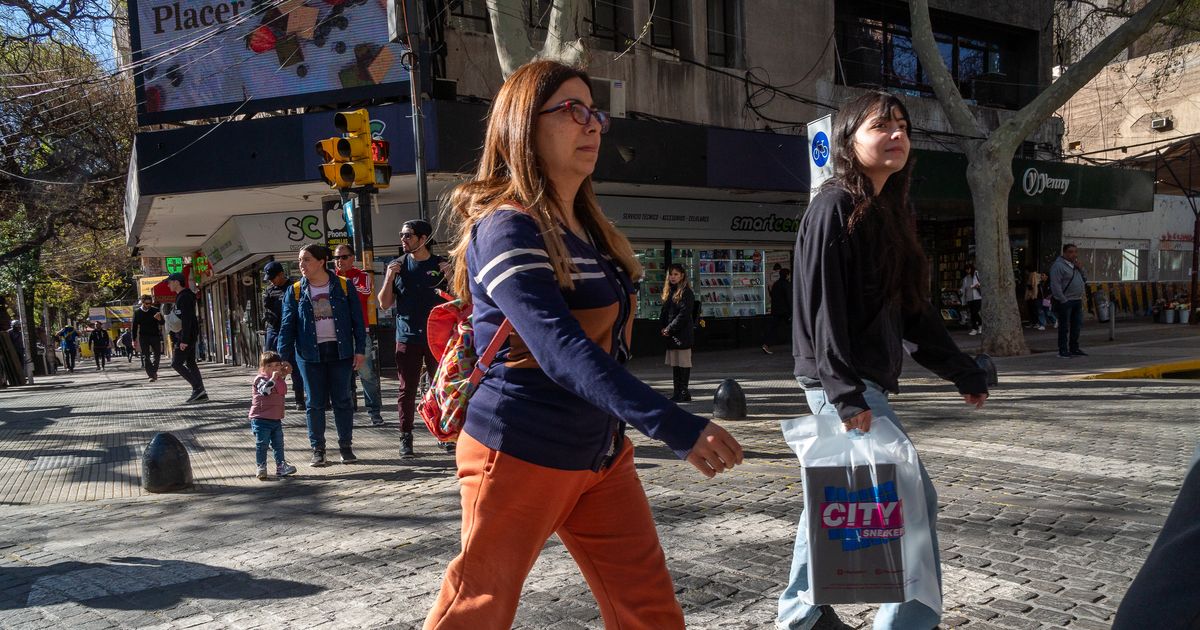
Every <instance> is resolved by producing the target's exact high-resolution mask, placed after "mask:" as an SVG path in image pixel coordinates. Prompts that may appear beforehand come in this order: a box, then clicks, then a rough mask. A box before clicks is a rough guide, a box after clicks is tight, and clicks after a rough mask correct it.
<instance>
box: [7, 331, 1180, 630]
mask: <svg viewBox="0 0 1200 630" xmlns="http://www.w3.org/2000/svg"><path fill="white" fill-rule="evenodd" d="M1193 330H1195V329H1194V328H1184V327H1167V326H1153V325H1146V324H1133V325H1126V326H1124V327H1123V328H1122V329H1119V330H1118V338H1119V342H1118V343H1116V344H1107V343H1105V342H1103V341H1102V339H1103V338H1104V337H1103V336H1102V333H1101V331H1098V330H1090V329H1089V330H1086V331H1085V339H1084V342H1085V345H1084V347H1085V348H1086V349H1088V350H1089V351H1090V352H1091V353H1092V356H1091V357H1088V358H1085V359H1077V360H1070V361H1063V360H1060V359H1057V358H1056V357H1054V356H1053V355H1052V354H1050V353H1042V354H1035V355H1031V356H1028V357H1014V358H1008V359H1000V360H998V361H997V363H998V366H999V368H1000V372H1001V379H1002V384H1001V385H1000V386H999V387H998V388H996V389H995V390H994V391H993V396H992V399H991V401H990V403H989V406H988V407H987V408H986V409H985V410H984V411H982V412H976V413H972V412H970V410H969V409H968V408H967V407H966V406H965V405H962V404H961V402H956V398H955V397H954V396H952V395H951V394H952V391H951V389H950V388H949V387H948V386H947V385H945V384H942V383H940V382H938V381H936V379H933V378H932V377H931V375H929V374H928V373H927V372H925V371H923V370H921V369H920V368H919V367H915V366H914V367H911V368H908V369H906V374H905V378H904V381H903V388H904V392H903V393H902V394H901V395H899V396H897V397H896V398H895V399H894V402H895V408H896V410H897V413H898V414H900V417H901V418H902V420H903V421H904V423H905V424H906V427H907V428H908V430H909V432H910V434H911V436H912V438H913V441H914V442H915V444H916V445H917V448H918V451H919V452H920V453H921V454H922V458H923V459H924V461H925V463H926V466H927V467H928V469H929V472H930V474H931V475H932V477H933V479H934V482H935V484H936V485H937V487H938V491H939V495H940V503H941V504H942V511H941V520H940V524H939V533H940V538H941V546H942V549H943V564H944V574H945V585H946V589H945V590H946V601H945V607H946V615H945V619H944V623H943V626H945V627H965V628H972V629H987V628H1006V629H1007V628H1040V627H1049V628H1058V627H1067V628H1085V629H1086V628H1106V627H1108V626H1109V625H1110V624H1111V617H1112V614H1113V612H1114V611H1115V608H1116V605H1117V604H1118V603H1119V601H1120V597H1121V594H1122V593H1123V592H1124V590H1125V588H1126V587H1127V586H1128V583H1129V581H1130V580H1131V579H1132V577H1133V575H1135V574H1136V572H1137V570H1138V568H1139V567H1140V565H1141V562H1142V559H1143V558H1144V556H1145V554H1146V553H1147V551H1148V549H1149V546H1150V544H1151V543H1152V542H1153V540H1154V537H1155V535H1156V534H1157V531H1158V528H1159V526H1160V525H1161V522H1162V520H1163V519H1164V518H1165V516H1166V513H1167V511H1168V510H1169V508H1170V505H1171V503H1172V501H1173V500H1174V496H1175V493H1176V491H1177V489H1178V484H1179V482H1180V480H1181V479H1182V476H1183V470H1184V465H1185V464H1186V462H1187V460H1188V457H1189V456H1190V454H1191V452H1192V449H1193V447H1194V445H1195V444H1196V441H1197V421H1196V412H1195V409H1196V408H1197V405H1196V403H1197V400H1198V399H1200V390H1198V389H1197V385H1196V382H1195V381H1151V380H1135V381H1080V380H1078V377H1079V376H1082V375H1083V374H1086V373H1090V372H1095V371H1099V370H1101V369H1116V368H1121V367H1133V366H1134V365H1137V364H1140V363H1146V362H1151V361H1156V360H1164V361H1165V360H1172V359H1178V358H1186V357H1188V356H1189V355H1191V356H1192V357H1194V356H1195V355H1196V354H1197V353H1198V352H1197V349H1198V348H1200V344H1198V343H1197V334H1196V333H1194V332H1192V331H1193ZM1052 334H1053V331H1047V332H1046V333H1032V334H1031V337H1030V340H1031V345H1033V347H1034V348H1035V349H1042V350H1048V349H1052V348H1053V339H1052V337H1051V335H1052ZM960 341H961V342H962V343H963V344H964V346H966V345H967V344H970V343H972V342H974V339H973V338H969V337H965V336H962V337H961V339H960ZM658 363H659V361H658V360H657V358H643V359H638V360H637V361H635V363H634V365H633V369H634V371H635V372H636V373H638V374H639V376H641V377H642V378H644V379H646V380H647V381H648V382H650V383H651V384H653V385H655V386H656V387H659V388H661V389H665V388H666V387H667V383H668V382H669V380H668V370H667V369H666V368H664V367H662V366H660V365H658ZM203 369H204V370H205V378H206V383H207V384H208V385H209V393H210V395H211V396H212V398H213V402H211V403H209V404H207V405H203V406H195V407H177V406H174V405H172V404H171V403H173V402H174V401H177V400H179V399H181V398H183V397H184V396H185V395H186V393H187V391H186V389H185V387H184V386H182V385H179V384H177V382H178V379H176V378H174V377H173V376H169V377H165V378H163V379H161V380H160V381H159V382H158V383H154V384H149V383H145V382H144V380H143V379H140V378H139V377H138V373H137V372H136V371H135V370H134V369H132V368H129V367H127V366H126V365H125V364H121V363H118V364H117V365H116V368H115V369H113V370H111V371H109V372H106V373H103V374H96V373H94V372H89V371H87V370H86V369H85V370H80V371H79V372H78V373H77V374H76V375H72V376H69V377H68V376H59V377H53V378H49V379H42V380H41V381H40V382H39V384H38V385H36V386H34V387H26V388H19V389H9V390H0V502H3V504H4V508H3V509H4V515H5V517H6V518H4V519H3V520H2V522H0V627H21V628H39V627H71V628H76V627H78V628H135V627H136V628H140V627H162V628H226V627H238V628H255V627H271V628H289V627H321V626H333V625H334V624H337V625H338V626H340V627H355V628H359V627H362V628H374V627H394V628H411V627H415V626H418V625H419V623H420V621H421V619H422V618H423V617H424V614H425V611H426V610H427V609H428V607H429V605H430V603H431V601H432V598H433V597H434V594H435V592H436V589H437V586H438V581H439V579H440V576H441V572H442V570H443V569H444V567H445V565H446V563H447V562H448V561H449V560H450V558H452V557H453V555H454V554H455V553H456V551H457V543H458V532H457V524H458V505H457V487H456V484H455V482H454V479H453V470H452V462H451V460H450V458H449V457H448V456H446V455H444V454H441V453H440V452H439V451H436V450H434V449H433V442H432V439H430V438H429V437H428V436H424V435H420V434H419V437H418V440H417V447H418V450H419V451H420V452H421V453H422V454H423V455H422V457H420V458H418V459H416V460H413V461H411V462H407V461H406V462H402V461H401V460H399V459H398V458H397V457H396V456H395V447H396V431H397V428H396V426H395V424H394V416H393V417H392V419H393V421H392V422H390V423H389V426H387V427H384V428H382V429H378V428H371V427H368V426H364V425H365V415H360V416H359V417H358V419H359V426H358V427H357V428H356V437H355V447H356V448H355V450H356V452H357V453H358V455H359V457H361V458H362V462H361V463H359V464H354V465H335V466H331V467H329V468H326V469H312V468H308V467H307V466H301V473H300V476H299V477H297V478H293V479H288V480H284V481H270V482H260V481H258V480H256V479H253V478H252V474H253V472H254V466H253V444H252V438H251V437H250V435H249V430H248V428H247V425H246V422H245V417H244V416H245V409H246V408H247V406H248V402H247V398H246V396H245V392H246V391H247V390H248V387H249V386H248V385H247V378H248V373H247V372H245V371H244V370H241V369H238V368H232V367H212V366H204V368H203ZM789 372H790V358H789V357H787V356H785V355H784V354H776V355H772V356H770V357H767V356H764V355H762V354H759V353H757V352H755V351H750V350H741V351H729V352H716V353H702V354H698V355H697V367H696V369H695V370H694V375H695V376H694V386H693V391H694V392H695V394H696V398H697V401H698V402H695V403H692V404H691V406H692V407H693V408H695V409H696V410H697V411H698V412H704V411H706V407H707V403H706V402H703V401H704V400H705V398H706V397H710V396H711V394H712V392H713V391H714V389H715V386H716V384H717V383H718V382H719V380H720V378H723V377H725V376H735V377H737V378H738V379H739V381H740V382H741V383H742V385H743V387H744V388H745V390H746V392H747V396H748V400H749V401H750V405H751V411H752V413H754V415H753V416H752V417H751V418H750V419H748V420H744V421H738V422H726V423H725V425H726V426H727V427H728V428H730V430H731V431H733V432H734V434H735V435H736V436H737V437H738V439H739V440H741V441H742V443H743V445H744V446H745V448H746V450H747V461H746V464H745V465H744V466H742V467H739V468H737V469H736V470H735V471H733V472H732V473H730V474H727V475H723V476H721V477H719V478H718V479H716V480H713V481H706V480H704V479H703V478H702V477H700V476H699V475H697V474H696V473H695V472H694V471H692V469H691V468H690V466H688V465H687V464H685V463H683V462H679V461H677V460H675V459H674V457H673V456H672V455H671V454H670V453H669V452H668V451H667V450H666V449H665V448H663V447H661V446H657V445H656V444H654V443H652V442H650V441H648V440H646V439H644V438H641V436H635V441H636V442H637V444H638V468H639V471H640V474H641V475H642V478H643V481H644V484H645V487H646V491H647V494H648V495H649V497H650V502H651V505H652V507H653V509H654V512H655V516H656V519H657V522H658V525H659V531H660V535H661V537H662V540H663V545H664V547H665V549H666V552H667V558H668V564H669V566H670V569H671V571H672V573H673V574H674V576H675V578H676V586H677V589H678V591H679V598H680V601H681V603H682V604H683V607H684V610H685V612H686V614H687V618H688V625H689V627H693V628H764V627H769V626H770V622H771V619H772V618H773V616H774V601H775V597H776V596H777V594H778V592H779V591H780V590H781V588H782V586H783V582H784V580H785V579H786V573H787V567H788V561H789V558H790V552H791V542H792V539H793V537H794V533H795V521H796V518H797V516H798V513H799V509H798V507H799V505H800V478H799V468H798V467H797V466H796V465H795V460H794V458H793V456H792V455H791V453H790V452H788V451H787V448H786V446H784V444H783V443H782V441H781V440H780V439H779V432H778V420H779V419H780V418H783V417H788V416H792V415H799V414H802V413H805V411H806V410H805V408H804V404H803V402H801V400H802V397H800V396H799V395H798V392H797V391H796V389H795V387H794V386H793V385H792V383H791V381H790V379H789V378H787V376H786V375H787V374H788V373H789ZM385 387H387V388H389V389H388V390H387V391H385V395H387V396H392V395H394V385H393V384H392V383H391V382H388V381H385ZM289 413H290V414H292V416H291V417H290V418H289V420H288V421H287V423H286V429H285V433H286V439H287V445H288V448H289V450H290V453H291V454H290V457H291V458H292V459H294V460H297V461H299V462H301V463H302V462H303V460H304V458H305V455H306V452H305V450H306V449H305V448H304V447H305V445H306V439H305V432H304V427H303V420H302V418H301V416H300V415H299V413H298V412H289ZM159 430H170V431H172V432H174V433H176V435H178V436H179V437H180V438H181V439H183V441H184V443H185V444H186V445H187V446H188V449H189V451H190V453H191V456H192V458H193V467H194V470H195V473H196V480H197V486H196V488H195V489H194V490H192V491H189V492H184V493H178V494H170V495H152V494H143V493H142V492H141V490H140V487H139V485H138V483H139V478H138V475H139V468H140V466H139V457H140V449H141V448H142V447H143V446H144V444H145V443H146V442H147V441H148V439H149V437H150V436H151V435H153V433H154V432H155V431H159ZM331 430H332V429H331ZM639 438H640V439H639ZM872 610H873V607H871V606H839V607H838V612H839V615H840V617H841V619H842V620H843V622H845V623H846V624H847V625H848V626H849V627H852V628H863V627H870V621H871V615H872ZM516 627H519V628H563V629H566V628H598V627H600V621H599V613H598V611H597V609H596V606H595V604H594V602H593V601H592V598H591V596H590V594H589V592H588V590H587V587H586V585H585V584H584V582H583V579H582V578H581V577H580V575H579V573H578V571H577V570H576V569H575V567H574V564H573V562H572V561H571V559H570V557H569V555H568V554H567V553H566V551H565V549H564V548H563V547H562V545H561V544H560V543H559V542H558V541H557V540H556V539H552V540H551V541H550V542H549V543H547V546H546V549H545V550H544V552H543V555H542V557H541V559H540V560H539V561H538V563H537V565H536V566H535V567H534V570H533V572H532V573H531V576H530V579H529V580H528V582H527V583H526V587H525V594H524V596H523V598H522V605H521V608H520V611H519V613H518V616H517V621H516Z"/></svg>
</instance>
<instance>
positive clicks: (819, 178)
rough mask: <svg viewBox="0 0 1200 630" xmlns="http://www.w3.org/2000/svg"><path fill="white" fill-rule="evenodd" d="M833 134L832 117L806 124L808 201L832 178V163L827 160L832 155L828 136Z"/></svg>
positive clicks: (831, 144) (831, 142)
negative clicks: (807, 139) (807, 141)
mask: <svg viewBox="0 0 1200 630" xmlns="http://www.w3.org/2000/svg"><path fill="white" fill-rule="evenodd" d="M831 134H833V115H832V114H830V115H826V116H822V117H820V118H818V119H816V120H814V121H812V122H810V123H808V137H809V139H810V140H809V147H808V149H809V150H808V179H809V197H808V198H809V200H810V201H811V200H812V197H813V195H816V194H817V190H819V189H820V188H821V183H822V182H824V181H825V180H827V179H829V178H831V177H833V161H832V160H830V159H829V158H830V157H831V156H832V155H833V141H832V140H830V139H829V136H830V135H831Z"/></svg>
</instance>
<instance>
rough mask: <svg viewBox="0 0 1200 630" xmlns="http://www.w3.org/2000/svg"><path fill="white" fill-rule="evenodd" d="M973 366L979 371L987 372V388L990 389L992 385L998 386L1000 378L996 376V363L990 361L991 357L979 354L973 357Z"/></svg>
mask: <svg viewBox="0 0 1200 630" xmlns="http://www.w3.org/2000/svg"><path fill="white" fill-rule="evenodd" d="M975 365H978V366H979V367H980V369H982V370H983V371H984V372H987V384H988V387H991V386H992V385H998V384H999V383H1000V377H998V376H997V375H996V362H995V361H992V357H989V356H988V355H986V354H983V353H979V354H977V355H975Z"/></svg>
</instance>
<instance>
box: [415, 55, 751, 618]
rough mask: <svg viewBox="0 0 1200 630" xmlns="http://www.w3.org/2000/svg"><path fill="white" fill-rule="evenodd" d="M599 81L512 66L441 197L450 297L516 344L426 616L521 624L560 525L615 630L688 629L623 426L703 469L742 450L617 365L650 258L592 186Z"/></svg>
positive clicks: (540, 65)
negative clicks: (458, 534)
mask: <svg viewBox="0 0 1200 630" xmlns="http://www.w3.org/2000/svg"><path fill="white" fill-rule="evenodd" d="M588 85H589V83H588V78H587V75H586V74H584V73H583V72H582V71H580V70H576V69H573V68H570V67H568V66H565V65H562V64H560V63H557V62H554V61H548V60H542V61H534V62H531V63H529V64H526V65H524V66H522V67H521V68H519V69H517V71H516V72H514V73H513V74H512V75H511V76H509V77H508V79H507V80H506V81H505V82H504V84H503V85H502V86H501V88H500V91H499V92H498V93H497V95H496V98H495V100H494V101H492V108H491V112H490V113H489V116H488V122H487V132H486V136H485V137H486V140H485V146H484V149H483V156H482V158H481V159H480V163H479V168H478V171H477V172H476V174H475V176H474V178H473V179H472V180H471V181H468V182H467V183H464V184H462V185H460V186H459V187H458V188H456V189H455V191H454V193H453V195H452V196H451V198H450V200H449V202H448V205H449V208H450V209H451V211H452V212H453V214H454V216H455V218H456V219H457V220H458V228H459V229H458V240H457V241H456V243H455V245H454V248H453V249H452V250H451V255H452V256H453V259H454V289H455V291H454V293H455V294H456V295H458V296H460V297H461V298H463V299H467V300H470V302H471V303H473V304H474V311H473V314H472V322H473V324H474V327H475V340H474V341H475V349H476V351H477V352H480V353H482V351H483V349H484V348H485V347H486V346H487V345H488V344H489V343H490V342H491V341H492V340H493V338H495V337H496V335H501V338H502V339H505V340H506V341H505V342H504V346H503V347H502V348H501V349H500V352H499V354H498V355H497V357H496V360H495V361H494V362H493V363H492V364H491V366H490V368H489V369H488V370H487V372H486V373H485V375H484V376H483V380H482V381H481V382H480V384H479V389H477V390H476V391H475V394H474V396H473V397H472V398H471V400H470V405H468V407H467V413H466V423H465V426H464V427H463V432H462V434H461V435H460V436H459V440H458V454H457V463H458V479H459V485H460V489H461V501H462V549H461V551H460V552H459V554H458V556H457V557H456V558H455V559H454V560H452V561H451V562H450V565H449V566H448V567H447V568H446V575H445V577H444V578H443V580H442V586H441V590H440V592H439V594H438V597H437V600H436V602H435V603H434V605H433V608H432V609H431V610H430V611H429V614H428V616H426V618H425V629H426V630H449V629H454V630H458V629H462V628H508V627H510V626H512V622H513V617H514V616H515V615H516V611H517V604H518V601H519V599H520V596H521V586H522V584H523V583H524V581H525V578H526V576H527V575H528V574H529V571H530V569H531V568H532V567H533V564H534V562H535V561H536V560H537V557H538V555H539V554H540V553H541V550H542V547H543V546H544V545H545V543H546V540H547V539H548V538H549V537H550V536H551V535H554V534H557V535H558V537H559V539H560V540H562V542H563V544H564V545H565V546H566V548H567V549H568V550H569V551H570V552H571V555H572V556H573V557H574V558H575V561H576V563H577V564H578V565H579V568H580V570H581V571H582V572H583V574H584V577H585V578H586V579H587V583H588V586H589V587H590V588H591V589H592V593H593V594H594V595H595V597H596V601H597V602H598V603H599V605H600V614H601V616H602V618H603V620H604V626H605V627H607V628H626V629H643V628H644V629H650V628H653V629H655V630H681V629H682V628H683V627H684V625H683V623H684V620H683V611H682V610H681V609H680V607H679V603H678V601H677V600H676V598H675V588H674V586H673V585H672V582H671V575H670V573H668V572H667V564H666V559H665V556H664V554H663V550H662V546H661V545H660V544H659V541H658V534H657V532H656V530H655V527H654V517H653V516H652V514H651V512H650V503H649V501H647V499H646V493H645V491H644V490H643V489H642V485H641V482H640V481H639V480H638V476H637V471H636V470H635V469H634V464H633V445H632V443H631V442H630V441H629V439H628V438H627V437H625V423H626V422H628V423H630V424H632V425H633V426H634V427H636V428H637V429H638V430H640V431H642V432H643V433H645V434H646V435H648V436H649V437H651V438H653V439H656V440H661V441H663V442H665V443H666V444H667V446H668V447H670V448H671V450H672V451H674V452H675V454H676V455H677V456H679V457H681V458H685V459H687V461H688V462H689V463H691V464H692V465H693V466H695V467H696V468H697V469H698V470H699V471H701V472H702V474H704V475H705V476H707V477H712V476H714V475H716V474H717V473H720V472H722V471H724V470H727V469H729V468H731V467H733V466H734V465H735V464H739V463H741V461H742V450H741V447H740V446H739V445H738V443H737V441H736V440H734V439H733V437H732V436H730V435H729V434H728V433H727V432H726V431H725V430H724V429H722V428H720V427H719V426H717V425H716V424H715V423H712V422H709V421H708V420H706V419H704V418H701V417H699V416H696V415H693V414H691V413H688V412H686V411H684V410H682V409H680V408H679V407H678V406H676V405H675V404H674V403H671V402H670V401H668V400H667V399H666V398H663V397H662V396H661V395H660V394H658V393H656V392H655V391H654V390H652V389H650V387H649V386H648V385H646V384H645V383H643V382H641V381H640V380H638V379H637V378H636V377H634V376H633V375H632V374H630V373H629V372H628V371H627V370H626V369H625V367H624V366H623V365H622V363H623V361H624V359H625V357H627V352H626V351H625V349H626V348H627V347H628V346H627V344H628V343H629V335H630V332H631V328H632V324H633V321H632V319H633V307H634V305H635V304H636V301H635V300H636V296H637V292H636V289H635V285H634V281H635V280H636V279H640V278H641V277H642V267H641V264H640V263H639V262H638V260H637V257H636V256H635V255H634V253H633V249H632V247H631V246H630V244H629V241H628V240H627V239H626V238H625V236H624V235H622V234H621V233H620V232H618V231H617V229H616V228H615V227H614V226H613V225H612V223H611V222H610V221H609V220H608V219H607V218H606V217H605V215H604V214H603V212H602V211H601V209H600V206H599V203H598V201H597V199H596V195H595V193H594V192H593V190H592V184H591V177H590V175H591V173H592V170H593V169H594V168H595V164H596V158H597V155H598V153H599V148H600V134H601V133H603V132H604V131H606V130H607V129H608V115H607V114H605V113H604V112H601V111H599V110H596V109H595V105H594V104H593V100H592V94H591V89H590V88H589V87H588Z"/></svg>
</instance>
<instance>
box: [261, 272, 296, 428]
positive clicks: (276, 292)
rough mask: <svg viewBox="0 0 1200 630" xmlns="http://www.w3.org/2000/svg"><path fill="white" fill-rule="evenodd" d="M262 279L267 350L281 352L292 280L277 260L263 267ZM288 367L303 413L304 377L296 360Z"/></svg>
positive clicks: (289, 361)
mask: <svg viewBox="0 0 1200 630" xmlns="http://www.w3.org/2000/svg"><path fill="white" fill-rule="evenodd" d="M262 279H263V282H265V283H267V286H266V287H265V288H264V289H263V294H262V303H263V326H264V328H265V333H266V344H267V347H266V348H265V350H270V351H272V352H280V349H279V326H280V325H281V324H282V322H283V296H284V293H286V292H288V291H291V290H292V279H291V278H289V277H288V275H287V273H286V272H285V271H284V268H283V265H282V264H281V263H280V262H278V261H275V260H272V261H271V262H269V263H267V264H266V265H263V275H262ZM288 365H289V366H290V367H291V370H289V371H290V372H291V374H292V390H293V392H294V393H293V396H295V399H296V409H299V410H301V411H303V410H304V409H305V407H306V406H305V404H304V377H302V376H300V369H299V367H298V366H297V365H296V363H295V361H294V359H288Z"/></svg>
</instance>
